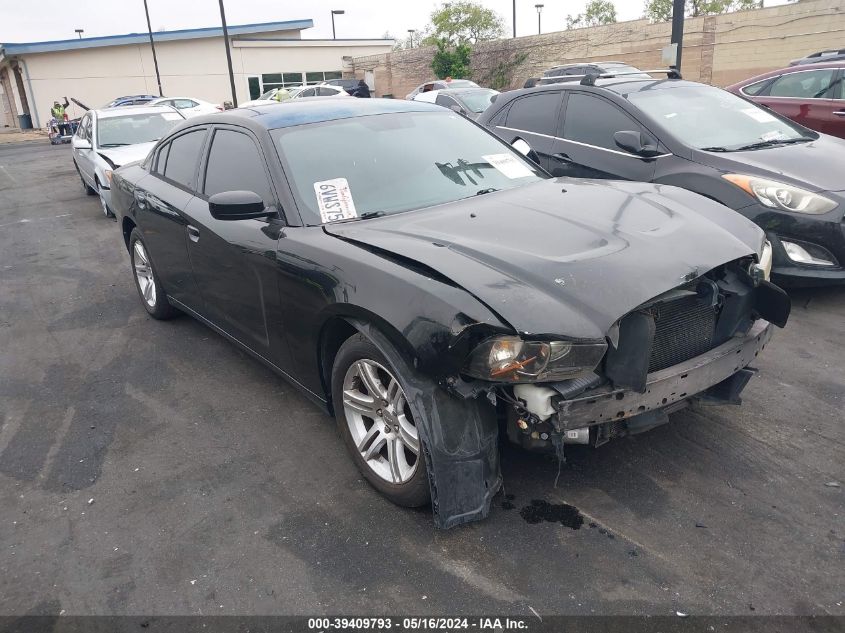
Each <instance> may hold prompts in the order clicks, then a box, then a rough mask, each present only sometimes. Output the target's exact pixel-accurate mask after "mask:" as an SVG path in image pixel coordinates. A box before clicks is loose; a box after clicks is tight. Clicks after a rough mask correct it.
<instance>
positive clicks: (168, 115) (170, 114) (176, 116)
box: [161, 112, 182, 121]
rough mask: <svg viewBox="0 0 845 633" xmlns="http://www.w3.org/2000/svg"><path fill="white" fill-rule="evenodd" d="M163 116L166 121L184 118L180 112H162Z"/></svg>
mask: <svg viewBox="0 0 845 633" xmlns="http://www.w3.org/2000/svg"><path fill="white" fill-rule="evenodd" d="M161 116H162V117H164V120H165V121H178V120H179V119H181V118H182V115H181V114H179V113H178V112H162V113H161Z"/></svg>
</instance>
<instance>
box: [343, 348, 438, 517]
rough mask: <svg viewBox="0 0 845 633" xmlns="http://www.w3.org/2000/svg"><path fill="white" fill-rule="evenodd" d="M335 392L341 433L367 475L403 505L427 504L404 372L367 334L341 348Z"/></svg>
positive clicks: (426, 487)
mask: <svg viewBox="0 0 845 633" xmlns="http://www.w3.org/2000/svg"><path fill="white" fill-rule="evenodd" d="M332 398H333V401H334V409H335V417H336V419H337V424H338V428H339V430H340V434H341V435H342V436H343V439H344V441H345V442H346V445H347V448H348V449H349V452H350V453H351V454H352V459H353V460H354V461H355V464H356V465H357V466H358V469H359V470H360V471H361V473H362V474H363V475H364V477H365V478H366V479H367V481H369V482H370V484H372V486H373V487H374V488H376V489H377V490H378V491H379V492H381V493H382V494H383V495H384V496H386V497H387V498H388V499H390V500H391V501H393V502H394V503H396V504H398V505H401V506H406V507H417V506H422V505H425V504H427V503H428V502H429V500H430V498H431V497H430V491H429V485H428V476H427V473H426V460H425V453H424V451H423V450H422V443H421V440H420V434H419V430H418V427H417V421H416V420H415V419H414V415H413V413H412V411H411V408H410V406H409V405H408V400H407V398H406V396H405V387H404V386H403V379H402V376H401V375H400V374H399V372H397V371H396V369H395V368H394V367H392V366H391V364H390V363H389V361H388V360H387V359H386V358H385V356H384V354H382V353H381V351H380V350H379V349H378V348H377V347H376V346H375V345H373V344H372V343H371V342H370V341H369V340H368V339H367V338H366V337H364V336H363V335H360V334H357V335H355V336H352V337H351V338H349V339H348V340H347V341H346V342H345V343H344V344H343V345H342V346H341V348H340V350H339V351H338V353H337V356H336V358H335V363H334V369H333V371H332Z"/></svg>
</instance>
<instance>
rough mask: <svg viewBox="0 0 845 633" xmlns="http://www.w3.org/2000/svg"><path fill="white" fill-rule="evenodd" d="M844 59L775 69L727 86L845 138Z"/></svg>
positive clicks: (798, 120) (797, 120)
mask: <svg viewBox="0 0 845 633" xmlns="http://www.w3.org/2000/svg"><path fill="white" fill-rule="evenodd" d="M844 79H845V60H839V61H835V62H824V63H820V64H804V65H802V66H790V67H788V68H781V69H780V70H773V71H772V72H769V73H766V74H764V75H757V76H756V77H752V78H751V79H746V80H745V81H740V82H739V83H735V84H733V85H732V86H728V87H727V90H730V91H731V92H733V93H736V94H738V95H741V96H743V97H745V98H747V99H750V100H752V101H754V102H755V103H759V104H760V105H762V106H765V107H767V108H771V109H772V110H774V111H775V112H778V113H780V114H782V115H783V116H786V117H789V118H790V119H792V120H793V121H795V122H796V123H800V124H801V125H804V126H806V127H808V128H810V129H813V130H816V131H818V132H824V133H825V134H832V135H833V136H838V137H840V138H845V85H843V84H844V83H845V82H843V80H844Z"/></svg>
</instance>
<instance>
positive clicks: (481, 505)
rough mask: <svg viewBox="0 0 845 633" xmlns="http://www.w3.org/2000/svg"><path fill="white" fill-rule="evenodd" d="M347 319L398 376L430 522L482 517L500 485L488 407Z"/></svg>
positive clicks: (364, 325)
mask: <svg viewBox="0 0 845 633" xmlns="http://www.w3.org/2000/svg"><path fill="white" fill-rule="evenodd" d="M350 323H352V325H354V326H355V327H356V328H357V329H358V331H359V332H361V334H363V335H364V336H366V337H367V338H368V339H369V340H370V341H371V342H372V343H373V345H375V346H376V347H377V348H379V350H380V351H381V352H382V353H383V354H384V355H385V357H386V358H387V360H388V361H389V362H390V364H391V365H392V367H393V369H394V370H395V371H396V372H397V373H398V374H399V375H400V376H402V378H403V382H404V385H403V386H404V388H405V395H406V396H407V399H408V405H409V406H410V407H411V413H412V414H413V416H414V420H415V421H416V423H417V428H418V429H419V432H420V439H421V440H422V445H423V449H424V451H425V458H426V461H427V464H428V481H429V486H430V488H431V506H432V510H433V512H434V523H435V525H437V527H439V528H444V529H445V528H450V527H453V526H455V525H460V524H461V523H468V522H470V521H477V520H480V519H483V518H485V517H486V516H487V515H488V514H489V513H490V503H491V501H492V499H493V496H494V495H495V494H496V492H498V490H499V488H500V486H501V485H502V474H501V470H500V468H499V446H498V438H499V428H498V424H497V421H496V412H495V409H494V408H493V406H492V405H491V404H489V403H488V402H487V401H486V400H480V399H479V400H476V399H466V400H464V399H459V398H456V397H454V396H451V395H449V394H448V393H447V392H446V391H444V390H443V389H441V388H440V387H438V386H436V385H435V384H434V383H433V382H432V381H431V379H429V378H426V377H424V376H423V375H422V374H420V373H419V372H418V371H416V370H415V369H414V368H413V367H411V366H410V365H409V364H408V362H407V361H406V360H405V359H404V358H403V357H402V356H401V355H400V354H399V353H398V352H397V351H396V350H395V347H394V346H393V345H392V344H391V343H390V341H389V340H388V339H387V338H386V337H385V336H384V335H383V334H382V333H381V332H380V331H379V330H377V329H376V328H375V327H373V326H371V325H370V324H369V323H366V322H363V321H357V320H352V319H350Z"/></svg>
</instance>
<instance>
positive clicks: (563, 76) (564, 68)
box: [537, 61, 649, 85]
mask: <svg viewBox="0 0 845 633" xmlns="http://www.w3.org/2000/svg"><path fill="white" fill-rule="evenodd" d="M614 73H625V74H626V75H632V76H634V77H643V78H649V76H648V75H647V74H646V73H644V72H642V71H641V70H640V69H639V68H635V67H633V66H631V65H630V64H626V63H625V62H613V61H608V62H591V63H572V64H561V65H560V66H555V67H553V68H549V69H548V70H547V71H545V72H544V73H543V76H542V77H540V78H539V79H538V80H537V85H542V84H550V83H558V82H561V81H577V80H579V79H581V77H584V76H585V75H612V74H614ZM637 73H641V74H637Z"/></svg>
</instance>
